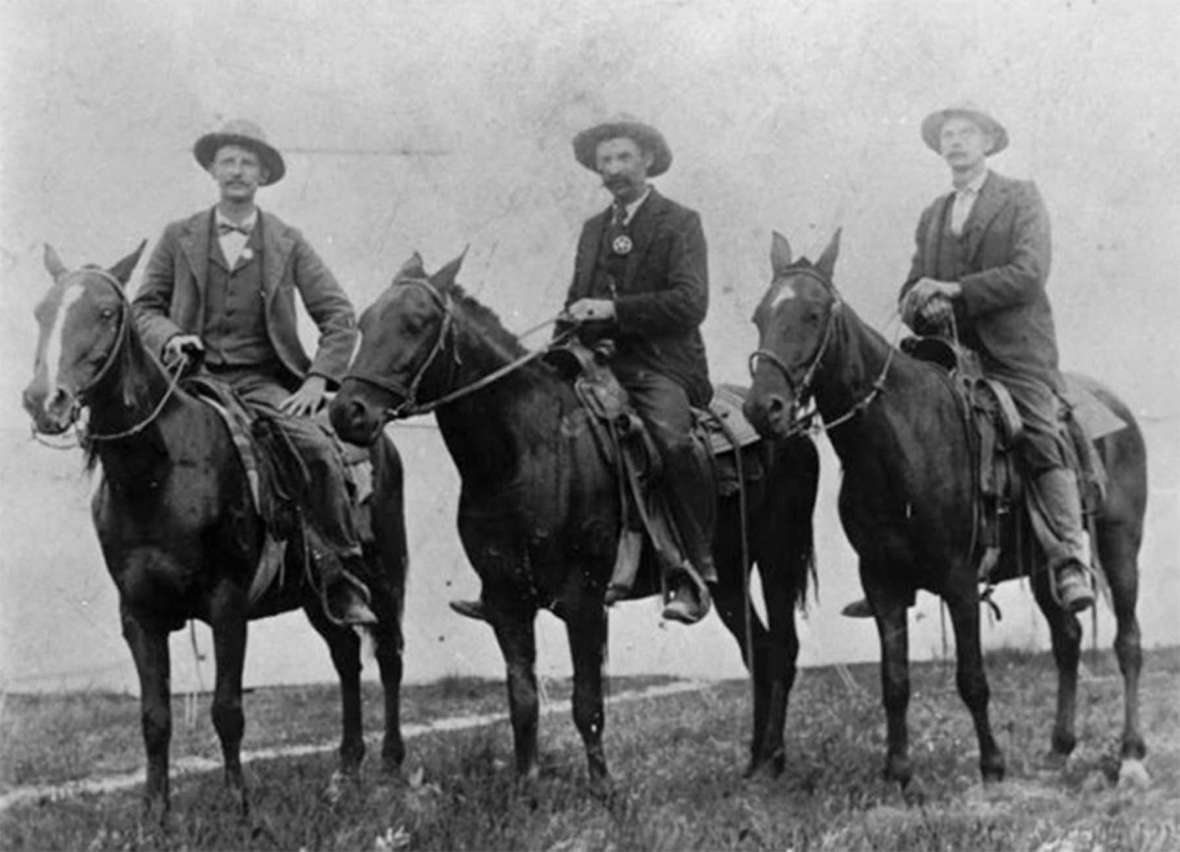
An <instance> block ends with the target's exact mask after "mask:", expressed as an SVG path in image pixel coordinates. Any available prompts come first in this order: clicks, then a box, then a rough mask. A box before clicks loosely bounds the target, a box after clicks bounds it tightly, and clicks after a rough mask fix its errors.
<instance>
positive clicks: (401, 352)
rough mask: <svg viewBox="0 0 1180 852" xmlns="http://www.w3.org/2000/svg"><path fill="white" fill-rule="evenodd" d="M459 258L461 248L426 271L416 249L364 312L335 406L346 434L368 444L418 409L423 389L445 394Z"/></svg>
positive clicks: (335, 421)
mask: <svg viewBox="0 0 1180 852" xmlns="http://www.w3.org/2000/svg"><path fill="white" fill-rule="evenodd" d="M462 264H463V255H460V256H459V257H457V258H455V259H454V260H452V261H451V262H450V263H448V264H447V265H446V266H444V267H443V268H442V269H439V270H438V271H437V272H435V273H434V274H433V275H427V274H426V270H425V269H424V268H423V265H422V258H421V257H420V256H419V255H418V253H417V252H415V253H414V254H413V256H412V257H411V258H410V259H409V260H407V261H406V262H405V263H404V264H403V265H402V267H401V269H399V270H398V272H397V274H396V275H395V276H394V279H393V282H392V283H391V284H390V285H389V287H388V288H386V290H385V292H384V293H382V294H381V296H380V297H378V299H377V301H376V302H374V303H373V304H372V305H371V306H369V307H368V308H367V309H366V310H365V311H364V313H362V314H361V319H360V332H361V345H360V348H359V349H358V350H357V353H356V357H355V358H354V359H353V362H352V367H351V368H350V370H349V373H348V375H347V376H345V378H344V381H343V382H342V384H341V387H340V392H339V393H338V394H337V395H336V398H335V399H334V400H333V401H332V405H331V409H330V414H331V419H332V426H333V428H335V430H336V433H337V434H338V435H339V436H340V437H341V438H343V439H344V440H345V441H348V442H350V443H353V444H359V445H362V446H364V445H368V444H371V443H372V442H373V441H375V440H376V439H377V437H378V435H379V434H380V432H381V429H382V428H383V427H384V426H385V424H386V422H388V421H389V420H390V419H393V418H395V417H399V416H406V415H408V414H413V413H415V410H416V409H417V407H418V406H419V404H420V400H419V398H418V397H419V394H426V395H428V398H435V397H438V396H441V395H442V394H443V393H445V391H446V389H447V383H448V382H449V381H450V376H451V374H452V373H453V368H454V366H455V358H456V354H455V351H454V348H453V345H452V344H453V334H454V331H453V319H454V313H453V312H454V307H453V304H452V300H451V290H452V288H453V287H454V284H455V276H456V275H457V274H458V272H459V267H460V266H462Z"/></svg>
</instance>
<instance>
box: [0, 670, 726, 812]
mask: <svg viewBox="0 0 1180 852" xmlns="http://www.w3.org/2000/svg"><path fill="white" fill-rule="evenodd" d="M708 686H709V684H708V683H706V682H704V681H675V682H673V683H667V684H662V685H660V686H652V687H648V688H647V689H641V690H637V691H634V692H622V693H619V694H618V695H612V696H609V697H608V698H607V699H606V701H607V703H608V704H618V703H622V702H627V701H641V700H643V699H645V698H659V697H661V696H665V695H678V694H680V693H683V692H696V691H699V690H701V689H705V688H707V687H708ZM569 710H570V702H569V701H568V700H564V701H555V702H549V703H546V704H545V705H544V706H543V707H542V708H541V713H542V715H546V716H548V715H551V714H553V713H562V712H569ZM507 719H508V713H507V712H503V713H485V714H481V715H473V716H451V717H448V718H444V719H437V720H435V721H433V722H429V723H425V724H409V725H403V726H402V736H403V737H404V738H405V739H411V738H413V737H420V736H423V735H424V734H437V733H444V732H446V731H465V730H470V729H471V728H480V727H483V726H485V725H492V724H495V723H496V722H502V721H505V720H507ZM378 736H379V735H374V739H376V738H377V737H378ZM339 745H340V744H339V742H336V741H333V742H330V743H329V742H323V743H314V744H308V745H296V746H283V747H281V748H263V749H258V750H256V751H245V752H242V763H243V764H245V763H254V762H255V761H261V760H273V759H275V758H279V757H302V756H303V755H308V754H320V753H322V752H328V751H335V750H336V749H337V748H338V747H339ZM220 769H221V761H219V760H211V759H209V758H205V757H196V756H186V757H180V758H176V759H174V760H173V761H172V762H171V766H170V776H171V777H172V778H173V779H176V778H180V777H182V776H185V775H194V774H197V773H201V772H213V771H216V770H220ZM142 783H144V770H143V769H140V770H137V771H136V772H128V773H124V774H121V775H107V776H103V777H98V778H81V779H77V780H74V781H67V782H65V783H63V784H40V785H31V786H27V787H17V788H15V789H13V790H9V791H8V792H7V793H5V794H3V795H2V796H0V811H4V810H7V809H8V808H10V807H12V806H13V805H18V804H22V803H24V802H31V801H42V800H47V801H56V800H58V799H68V798H70V797H72V796H77V795H81V794H83V793H111V792H115V791H117V790H126V789H129V788H131V787H135V786H136V785H138V784H142Z"/></svg>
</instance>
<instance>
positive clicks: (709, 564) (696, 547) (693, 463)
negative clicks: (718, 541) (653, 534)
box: [662, 443, 717, 624]
mask: <svg viewBox="0 0 1180 852" xmlns="http://www.w3.org/2000/svg"><path fill="white" fill-rule="evenodd" d="M662 488H663V496H664V499H665V501H666V503H667V506H668V510H669V513H670V514H671V515H672V520H673V521H674V522H675V524H676V529H677V532H678V533H679V534H680V541H681V543H682V545H683V547H684V555H685V557H686V560H687V562H688V563H689V566H688V567H687V568H686V569H684V570H673V571H672V572H670V575H669V577H668V586H669V594H668V600H667V602H666V606H665V607H664V612H663V617H664V618H665V619H668V620H670V621H679V622H682V623H684V624H695V623H696V622H698V621H700V620H701V619H702V618H704V617H705V616H706V615H708V613H709V608H710V606H711V605H712V601H711V600H710V596H709V589H708V586H707V585H705V584H706V583H715V582H717V568H716V566H715V565H714V564H713V549H712V539H713V527H714V525H715V523H716V512H717V500H716V495H715V493H714V486H713V479H712V476H711V471H709V470H708V469H707V468H706V467H705V466H704V465H703V464H702V459H701V458H700V457H699V455H698V453H696V452H694V448H693V444H691V443H689V444H686V445H685V447H684V449H683V450H681V451H678V452H668V453H666V454H665V455H664V480H663V485H662ZM688 568H691V569H695V571H696V574H697V575H698V576H699V577H700V579H701V580H703V581H704V583H701V582H697V581H696V580H695V579H694V578H693V574H692V571H691V570H688Z"/></svg>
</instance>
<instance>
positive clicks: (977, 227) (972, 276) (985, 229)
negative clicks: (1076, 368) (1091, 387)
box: [901, 172, 1058, 385]
mask: <svg viewBox="0 0 1180 852" xmlns="http://www.w3.org/2000/svg"><path fill="white" fill-rule="evenodd" d="M953 199H954V194H953V193H948V194H946V195H943V196H940V197H939V198H937V199H935V201H934V203H933V204H931V205H930V206H929V207H927V208H926V209H925V210H924V211H923V212H922V217H921V219H920V220H919V222H918V231H917V250H916V251H915V253H914V260H913V264H912V266H911V268H910V274H909V276H908V277H907V278H906V281H905V284H903V285H902V288H901V296H902V298H904V297H905V294H906V293H907V292H909V289H910V287H912V286H913V285H914V283H915V282H916V281H917V280H918V279H919V278H922V277H924V276H925V277H930V278H938V277H939V276H938V274H937V272H938V260H939V241H940V239H943V238H944V236H943V228H944V223H945V222H946V221H947V215H948V213H949V205H950V204H951V203H952V202H953ZM963 232H964V234H965V239H966V255H965V259H966V270H967V271H966V272H965V273H964V274H961V275H960V276H959V278H958V281H959V284H960V285H961V286H962V288H963V294H962V297H961V298H960V299H958V300H956V302H955V319H956V322H957V323H958V324H959V328H960V330H961V331H965V332H967V333H968V334H973V336H974V337H975V338H976V339H977V341H978V344H979V346H980V348H981V349H982V351H983V354H984V355H985V356H986V357H985V363H986V358H991V359H994V361H996V362H998V363H999V364H1001V365H1002V366H1005V367H1008V368H1010V369H1014V370H1018V371H1021V372H1029V373H1033V374H1036V375H1038V376H1040V377H1041V378H1043V379H1044V380H1046V381H1048V382H1049V383H1050V384H1051V385H1055V384H1056V383H1057V381H1058V378H1057V337H1056V332H1055V330H1054V327H1053V312H1052V310H1051V309H1050V307H1049V298H1048V296H1047V294H1046V292H1045V283H1046V280H1047V279H1048V277H1049V258H1050V253H1051V247H1050V239H1049V214H1048V211H1047V210H1046V209H1045V204H1044V202H1043V201H1042V200H1041V195H1040V193H1039V192H1038V191H1037V187H1036V184H1034V183H1033V182H1032V181H1019V180H1013V179H1012V178H1006V177H1004V176H1003V175H998V174H996V173H995V172H991V173H990V174H989V175H988V177H987V180H985V181H984V183H983V186H982V187H981V189H980V192H979V197H978V198H976V199H975V206H974V207H973V208H972V209H971V214H970V215H969V216H968V217H967V221H966V222H965V223H964V225H963Z"/></svg>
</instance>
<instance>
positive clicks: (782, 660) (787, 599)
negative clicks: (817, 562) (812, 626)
mask: <svg viewBox="0 0 1180 852" xmlns="http://www.w3.org/2000/svg"><path fill="white" fill-rule="evenodd" d="M763 579H764V585H763V597H764V599H765V602H766V613H767V617H768V620H769V621H770V633H769V637H768V644H769V645H770V651H769V663H768V668H769V670H770V695H769V698H768V705H769V707H768V713H767V719H766V729H765V731H764V733H763V742H762V759H763V760H768V761H770V763H771V767H772V769H773V770H774V773H775V774H776V775H777V774H780V773H781V772H782V771H783V769H784V768H785V766H786V762H787V758H786V749H785V747H784V745H783V730H784V728H786V725H787V703H788V701H789V699H790V697H791V688H792V687H793V686H794V685H795V674H796V668H795V663H796V660H797V659H798V656H799V636H798V634H797V633H796V632H795V596H794V593H793V592H794V590H793V589H792V588H791V587H790V586H789V585H787V582H788V578H787V577H786V576H782V575H780V576H778V577H777V578H776V576H775V575H774V574H773V573H771V572H766V573H764V574H763Z"/></svg>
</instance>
